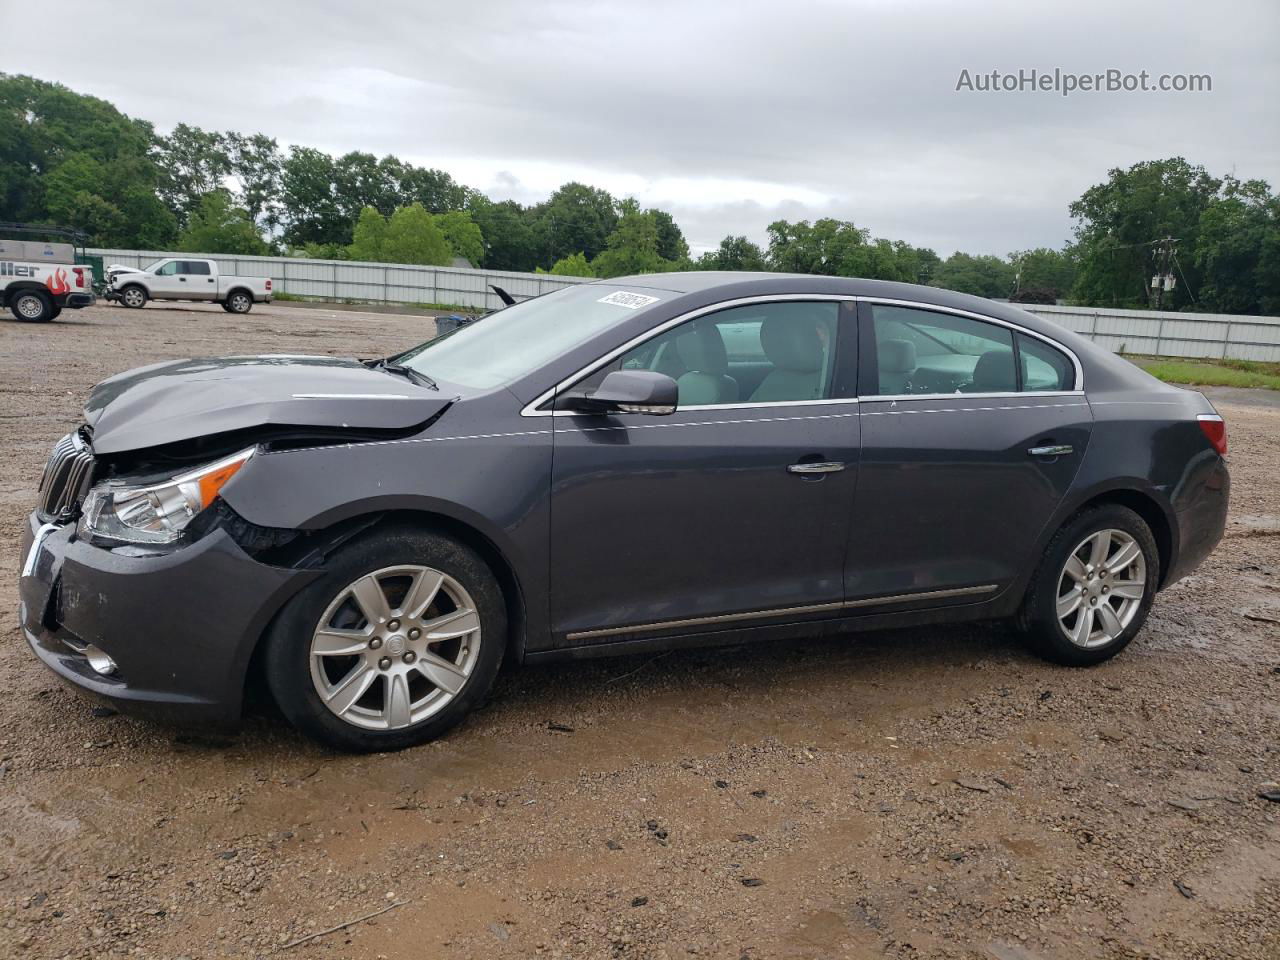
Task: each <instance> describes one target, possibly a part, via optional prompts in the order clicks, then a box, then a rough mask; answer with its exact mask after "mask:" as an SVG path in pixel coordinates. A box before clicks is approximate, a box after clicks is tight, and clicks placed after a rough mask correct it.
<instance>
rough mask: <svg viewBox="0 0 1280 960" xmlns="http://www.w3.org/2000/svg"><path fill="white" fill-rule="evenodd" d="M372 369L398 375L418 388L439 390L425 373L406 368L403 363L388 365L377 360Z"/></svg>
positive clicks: (384, 361) (383, 361)
mask: <svg viewBox="0 0 1280 960" xmlns="http://www.w3.org/2000/svg"><path fill="white" fill-rule="evenodd" d="M373 369H375V370H385V371H387V373H395V374H399V375H400V376H402V377H405V378H406V379H408V380H410V381H412V382H413V383H416V384H417V385H418V386H420V387H430V388H431V389H432V390H439V389H440V387H439V385H438V384H437V383H436V382H435V381H434V380H432V379H431V378H430V377H428V376H427V375H426V374H425V373H422V372H421V371H418V370H415V369H413V367H407V366H405V365H404V364H403V363H388V362H387V361H386V360H379V361H378V362H377V363H375V364H374V365H373Z"/></svg>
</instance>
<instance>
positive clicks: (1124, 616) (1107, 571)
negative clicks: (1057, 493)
mask: <svg viewBox="0 0 1280 960" xmlns="http://www.w3.org/2000/svg"><path fill="white" fill-rule="evenodd" d="M1146 589H1147V562H1146V558H1145V557H1143V555H1142V548H1141V547H1140V546H1139V545H1138V541H1137V540H1135V539H1134V538H1133V537H1132V536H1131V535H1130V534H1128V533H1125V532H1124V531H1123V530H1114V529H1111V530H1099V531H1097V532H1096V533H1091V534H1090V535H1089V536H1087V537H1085V538H1084V540H1082V541H1081V542H1080V543H1079V544H1078V545H1077V546H1076V548H1075V549H1074V550H1072V551H1071V553H1070V554H1068V555H1067V562H1066V563H1065V564H1064V565H1063V568H1062V573H1061V574H1060V575H1059V578H1058V594H1057V597H1058V599H1057V616H1058V625H1059V627H1060V628H1061V629H1062V632H1063V633H1064V634H1065V635H1066V637H1067V639H1068V640H1070V641H1071V642H1072V643H1073V644H1075V645H1076V646H1077V647H1082V648H1084V649H1086V650H1088V649H1092V648H1094V647H1101V646H1105V645H1106V644H1108V643H1111V642H1112V641H1114V640H1115V639H1116V638H1117V637H1119V636H1120V634H1122V633H1123V632H1124V630H1125V628H1126V627H1128V626H1129V624H1130V623H1132V622H1133V618H1134V617H1135V616H1136V615H1137V613H1138V608H1139V607H1140V606H1141V605H1142V598H1143V596H1144V594H1145V593H1146Z"/></svg>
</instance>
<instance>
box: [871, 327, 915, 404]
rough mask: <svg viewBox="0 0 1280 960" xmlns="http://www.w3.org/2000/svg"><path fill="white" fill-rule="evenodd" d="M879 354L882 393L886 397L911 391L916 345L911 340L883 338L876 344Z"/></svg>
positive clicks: (878, 364)
mask: <svg viewBox="0 0 1280 960" xmlns="http://www.w3.org/2000/svg"><path fill="white" fill-rule="evenodd" d="M876 352H877V354H878V355H879V356H878V358H877V360H878V362H877V366H878V367H879V369H880V393H881V394H882V395H884V396H886V397H893V396H899V395H901V394H904V393H910V392H911V377H912V375H913V374H915V372H916V345H915V344H914V343H912V342H911V341H910V340H882V341H881V342H880V343H877V344H876Z"/></svg>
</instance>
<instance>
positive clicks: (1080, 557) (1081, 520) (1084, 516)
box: [1022, 504, 1160, 666]
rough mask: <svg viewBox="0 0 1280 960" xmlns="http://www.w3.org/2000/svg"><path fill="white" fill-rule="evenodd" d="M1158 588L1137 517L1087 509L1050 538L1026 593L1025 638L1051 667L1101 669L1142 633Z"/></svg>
mask: <svg viewBox="0 0 1280 960" xmlns="http://www.w3.org/2000/svg"><path fill="white" fill-rule="evenodd" d="M1159 582H1160V553H1159V550H1158V549H1157V548H1156V542H1155V538H1154V537H1153V536H1152V534H1151V528H1150V527H1148V526H1147V523H1146V521H1145V520H1143V519H1142V517H1140V516H1138V514H1136V513H1134V512H1133V511H1132V510H1130V509H1129V508H1127V507H1122V506H1120V505H1119V504H1104V505H1102V506H1099V507H1093V508H1090V509H1088V510H1085V511H1083V512H1081V513H1079V514H1077V515H1076V516H1075V517H1074V518H1073V519H1072V520H1071V521H1070V522H1068V523H1067V524H1066V525H1065V526H1064V527H1063V528H1062V529H1061V530H1059V531H1058V533H1057V535H1055V536H1054V538H1053V540H1052V541H1051V542H1050V544H1049V548H1048V550H1047V551H1046V552H1045V557H1044V560H1043V561H1042V562H1041V565H1040V569H1039V570H1037V572H1036V575H1035V578H1034V579H1033V580H1032V583H1031V586H1030V587H1029V588H1028V591H1027V599H1026V603H1025V607H1024V610H1023V614H1022V622H1023V626H1024V628H1025V630H1026V633H1027V637H1028V639H1029V640H1030V642H1031V645H1032V647H1033V648H1034V649H1035V650H1036V652H1037V653H1039V654H1040V655H1041V656H1043V657H1045V658H1046V659H1048V660H1052V661H1054V662H1055V663H1062V664H1066V665H1068V666H1089V665H1092V664H1095V663H1101V662H1102V661H1103V660H1108V659H1110V658H1111V657H1114V656H1115V655H1116V654H1117V653H1119V652H1120V651H1121V650H1123V649H1124V648H1125V647H1126V646H1128V645H1129V642H1130V641H1131V640H1132V639H1133V638H1134V636H1136V635H1137V633H1138V631H1139V630H1141V629H1142V625H1143V624H1144V623H1145V622H1146V620H1147V614H1148V612H1149V611H1150V610H1151V603H1152V601H1153V600H1154V599H1155V594H1156V587H1157V585H1158V584H1159Z"/></svg>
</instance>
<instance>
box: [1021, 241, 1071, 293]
mask: <svg viewBox="0 0 1280 960" xmlns="http://www.w3.org/2000/svg"><path fill="white" fill-rule="evenodd" d="M1009 262H1010V263H1012V264H1013V267H1014V270H1015V271H1016V272H1017V280H1016V283H1017V287H1018V289H1020V290H1042V291H1048V292H1049V293H1050V294H1051V295H1052V297H1053V298H1054V299H1055V300H1056V299H1058V298H1061V297H1065V296H1066V295H1067V294H1068V293H1069V292H1070V291H1071V288H1072V287H1073V286H1074V285H1075V280H1076V261H1075V254H1074V251H1073V250H1072V249H1071V248H1070V247H1068V248H1067V249H1066V250H1052V249H1050V248H1049V247H1037V248H1035V249H1034V250H1019V251H1015V252H1013V253H1011V254H1009Z"/></svg>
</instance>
